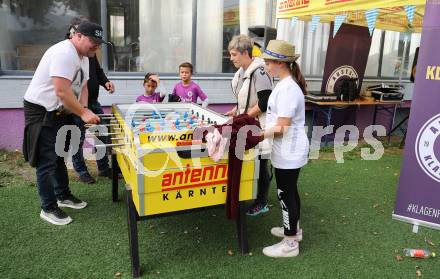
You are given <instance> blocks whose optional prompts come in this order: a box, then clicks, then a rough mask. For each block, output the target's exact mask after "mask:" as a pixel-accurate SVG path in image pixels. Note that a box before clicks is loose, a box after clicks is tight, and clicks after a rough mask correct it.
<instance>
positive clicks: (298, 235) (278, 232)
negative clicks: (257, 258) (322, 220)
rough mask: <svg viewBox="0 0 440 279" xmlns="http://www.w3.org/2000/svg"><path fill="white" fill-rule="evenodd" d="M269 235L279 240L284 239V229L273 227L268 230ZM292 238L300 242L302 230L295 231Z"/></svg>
mask: <svg viewBox="0 0 440 279" xmlns="http://www.w3.org/2000/svg"><path fill="white" fill-rule="evenodd" d="M270 233H271V234H272V235H273V236H276V237H280V238H284V237H285V235H284V228H283V227H273V228H272V229H271V230H270ZM292 238H293V239H294V240H296V241H298V242H300V241H301V240H302V239H303V230H302V229H299V230H297V231H296V235H295V236H292Z"/></svg>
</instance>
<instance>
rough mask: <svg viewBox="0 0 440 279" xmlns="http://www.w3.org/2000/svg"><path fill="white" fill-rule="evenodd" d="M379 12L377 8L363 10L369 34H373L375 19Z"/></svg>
mask: <svg viewBox="0 0 440 279" xmlns="http://www.w3.org/2000/svg"><path fill="white" fill-rule="evenodd" d="M378 14H379V11H378V10H377V9H371V10H367V11H365V18H366V19H367V24H368V31H370V36H371V35H373V31H374V27H375V26H376V19H377V16H378Z"/></svg>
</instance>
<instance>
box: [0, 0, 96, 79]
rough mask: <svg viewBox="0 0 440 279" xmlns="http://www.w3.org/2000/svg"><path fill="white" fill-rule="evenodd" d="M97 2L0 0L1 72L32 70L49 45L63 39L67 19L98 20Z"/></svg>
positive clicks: (80, 0) (68, 21)
mask: <svg viewBox="0 0 440 279" xmlns="http://www.w3.org/2000/svg"><path fill="white" fill-rule="evenodd" d="M99 2H100V1H97V0H95V1H87V0H70V1H68V0H66V1H56V0H53V1H18V0H11V1H1V2H0V37H1V38H6V39H2V40H0V65H1V70H2V71H34V70H35V69H36V68H37V66H38V63H39V61H40V59H41V57H42V55H43V53H44V52H45V51H46V50H47V48H48V47H50V46H51V45H53V44H55V43H57V42H59V41H61V40H63V39H64V38H65V35H66V34H67V32H68V30H67V29H68V26H69V23H70V20H71V19H72V18H73V17H75V16H79V15H83V16H86V17H88V18H89V19H90V20H92V21H96V22H99V21H100V12H99V11H100V5H99Z"/></svg>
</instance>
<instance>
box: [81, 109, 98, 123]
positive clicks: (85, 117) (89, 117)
mask: <svg viewBox="0 0 440 279" xmlns="http://www.w3.org/2000/svg"><path fill="white" fill-rule="evenodd" d="M81 119H82V121H84V122H85V123H87V124H98V123H99V117H98V116H97V115H96V114H94V113H93V112H92V111H91V110H89V109H88V108H84V111H83V113H82V114H81Z"/></svg>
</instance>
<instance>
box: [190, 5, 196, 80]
mask: <svg viewBox="0 0 440 279" xmlns="http://www.w3.org/2000/svg"><path fill="white" fill-rule="evenodd" d="M191 63H192V64H193V66H194V69H193V71H194V73H197V66H196V65H197V0H193V1H192V32H191Z"/></svg>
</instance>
